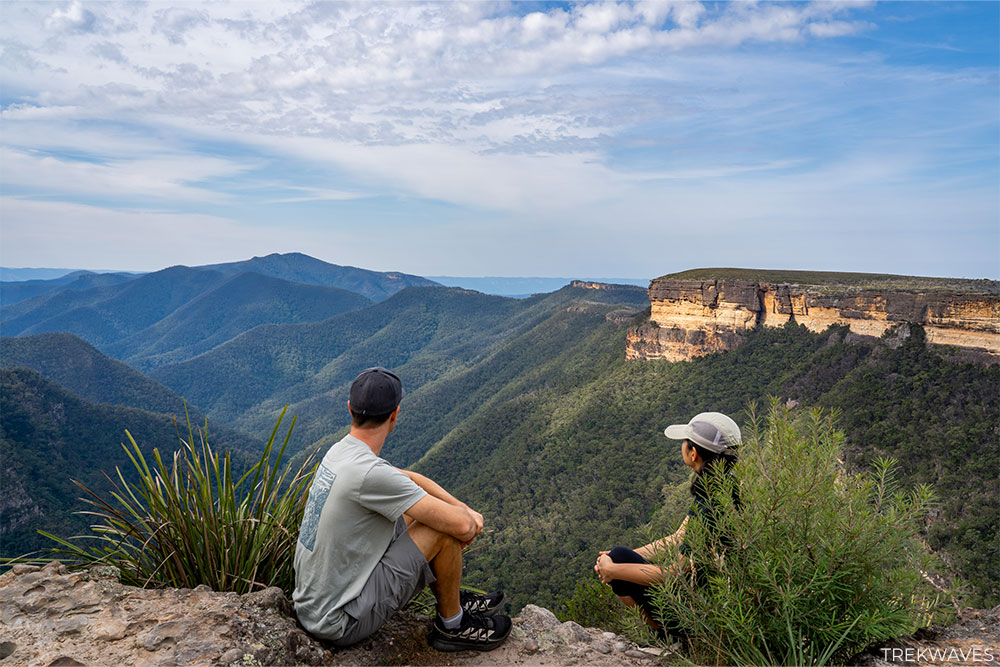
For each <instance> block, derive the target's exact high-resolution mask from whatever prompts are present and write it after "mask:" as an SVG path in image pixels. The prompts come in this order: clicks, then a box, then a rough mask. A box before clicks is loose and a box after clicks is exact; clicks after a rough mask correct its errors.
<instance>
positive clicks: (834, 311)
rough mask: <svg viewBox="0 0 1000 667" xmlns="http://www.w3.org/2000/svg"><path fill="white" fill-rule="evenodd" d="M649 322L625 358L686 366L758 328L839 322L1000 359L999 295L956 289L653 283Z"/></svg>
mask: <svg viewBox="0 0 1000 667" xmlns="http://www.w3.org/2000/svg"><path fill="white" fill-rule="evenodd" d="M648 291H649V300H650V309H651V311H650V319H649V322H647V323H646V324H643V325H641V326H639V327H636V328H633V329H631V330H629V332H628V347H627V349H626V357H627V358H629V359H666V360H668V361H685V360H688V359H691V358H693V357H698V356H702V355H705V354H711V353H713V352H723V351H726V350H731V349H733V348H735V347H736V346H738V345H739V344H740V342H741V341H742V338H743V334H744V333H745V332H746V331H748V330H749V329H751V328H753V327H756V326H766V327H779V326H783V325H784V324H786V323H787V322H789V321H794V322H796V323H798V324H801V325H804V326H806V327H807V328H809V329H810V330H812V331H816V332H819V331H823V330H825V329H826V328H827V327H829V326H830V325H842V326H847V327H849V328H850V330H851V332H852V333H854V334H857V335H861V336H868V337H879V336H882V335H883V334H884V333H885V332H886V331H888V330H889V329H891V328H892V327H894V326H896V325H899V324H901V323H913V324H920V325H921V326H923V328H924V330H925V333H926V337H927V342H929V343H936V344H940V345H954V346H958V347H961V348H969V349H974V350H980V351H983V352H985V353H987V354H989V355H993V356H996V357H997V359H998V360H1000V296H998V295H995V294H974V293H959V292H945V291H936V292H927V293H916V292H907V291H902V290H877V289H849V288H844V289H842V290H839V291H838V290H836V289H831V287H830V286H829V285H826V286H823V287H822V288H821V287H819V286H802V285H789V284H772V283H764V282H755V281H749V280H679V279H673V278H658V279H656V280H653V281H652V282H651V283H650V285H649V290H648Z"/></svg>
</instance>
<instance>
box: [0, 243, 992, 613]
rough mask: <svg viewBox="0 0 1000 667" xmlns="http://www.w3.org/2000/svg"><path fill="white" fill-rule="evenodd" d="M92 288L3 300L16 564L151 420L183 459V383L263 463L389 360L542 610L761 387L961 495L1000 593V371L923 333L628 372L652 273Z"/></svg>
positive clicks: (837, 339)
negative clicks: (127, 435)
mask: <svg viewBox="0 0 1000 667" xmlns="http://www.w3.org/2000/svg"><path fill="white" fill-rule="evenodd" d="M78 279H79V277H77V278H74V279H73V280H70V281H68V282H63V283H61V284H60V285H55V286H53V289H51V290H50V291H48V292H46V293H42V294H37V295H35V296H32V297H30V298H27V299H24V300H22V301H20V302H17V303H10V304H8V303H7V302H4V303H3V309H2V319H3V322H4V325H3V328H2V331H3V333H4V337H3V338H0V361H2V366H3V367H4V368H5V371H4V376H3V383H4V384H3V401H4V404H3V412H2V423H0V429H2V432H0V439H2V446H3V448H4V449H3V455H4V459H5V460H14V459H17V465H13V466H5V468H6V470H4V473H3V474H4V477H3V479H2V480H0V481H2V482H3V490H2V491H0V540H2V543H3V544H2V551H3V555H14V553H15V552H19V550H23V549H24V548H26V547H27V546H31V547H32V548H34V547H37V546H40V545H41V544H42V543H43V541H42V540H39V539H36V538H34V537H33V532H32V531H33V529H34V528H40V527H46V526H48V527H49V528H58V529H60V530H68V531H71V532H81V531H82V530H83V529H84V524H85V521H83V520H82V519H80V518H79V517H73V516H72V515H70V511H71V509H74V508H76V509H78V508H79V506H78V505H75V504H74V500H73V499H74V498H76V497H77V496H78V495H79V493H78V492H76V490H75V489H74V488H72V487H71V486H70V485H69V481H68V480H69V477H70V475H73V476H77V478H83V479H85V480H91V481H92V482H93V483H95V484H97V483H100V480H101V479H102V477H101V475H100V472H99V471H100V470H102V469H103V470H105V471H108V472H110V471H111V470H113V467H114V466H115V465H123V464H124V463H125V461H123V455H122V454H121V449H120V447H119V443H120V442H121V441H122V440H123V432H124V429H126V428H128V429H129V430H130V431H131V432H132V433H133V434H136V433H141V434H142V437H141V438H140V437H139V436H137V441H139V442H140V444H141V445H142V446H143V448H144V449H145V450H146V451H151V449H152V448H153V447H158V448H159V449H160V450H161V452H169V451H171V450H172V449H174V448H175V447H176V436H175V435H174V432H173V422H172V419H171V416H172V415H178V414H180V411H181V410H182V409H183V401H182V398H181V397H183V399H185V400H186V401H187V402H188V408H189V410H191V411H192V413H193V414H194V415H195V420H196V421H198V422H200V421H202V419H203V418H204V417H203V416H207V418H208V420H209V431H210V434H211V433H216V434H217V435H218V437H215V436H212V438H211V439H212V440H213V442H215V443H217V444H220V445H224V446H226V447H228V448H232V449H234V450H235V451H237V452H249V453H252V452H253V451H254V450H255V448H257V447H259V446H260V443H262V442H263V440H264V439H265V438H266V436H267V434H269V433H270V430H271V428H272V427H273V426H274V422H275V419H276V417H277V415H278V413H279V412H280V411H281V409H282V407H283V406H285V405H286V404H287V405H290V408H289V412H290V413H291V414H297V415H298V416H299V421H298V423H297V425H296V427H295V432H294V435H293V439H292V445H291V447H292V449H294V450H295V451H296V452H299V451H303V450H306V449H310V448H313V447H320V448H322V447H326V446H329V445H330V444H332V443H333V442H335V440H336V439H337V438H338V437H339V435H341V434H342V433H343V432H344V431H345V429H346V424H347V412H346V400H347V388H348V386H349V383H350V381H351V380H352V379H353V377H354V376H355V375H356V374H357V372H358V371H359V370H361V369H363V368H366V367H368V366H372V365H383V366H386V367H389V368H392V369H394V370H395V371H396V372H397V373H399V375H400V377H401V378H402V379H403V382H404V386H405V387H406V390H407V395H406V397H405V399H404V402H403V405H402V416H401V419H400V422H399V427H398V428H397V429H396V430H395V431H394V433H393V434H392V436H391V437H390V439H389V441H388V443H387V445H386V448H385V449H384V451H383V454H384V455H385V456H386V457H387V458H388V459H389V460H390V461H392V462H393V463H394V464H396V465H400V466H415V467H416V469H418V470H421V471H424V472H426V473H428V474H430V475H431V476H432V477H434V478H435V479H438V480H439V481H441V482H442V483H445V484H446V485H447V486H449V487H450V488H451V489H452V490H453V491H455V492H456V493H457V495H459V496H460V497H462V498H463V499H465V500H467V501H468V502H469V503H470V504H472V505H473V506H476V507H478V508H482V509H483V510H484V512H485V513H486V514H487V518H488V521H489V522H490V524H491V526H492V527H493V528H495V529H496V531H495V533H493V534H491V537H490V538H489V540H488V541H486V542H484V545H485V546H484V548H483V549H481V550H480V551H478V552H476V554H475V555H473V556H472V557H471V558H470V560H469V563H468V571H469V573H470V576H471V577H472V578H471V581H472V582H473V583H474V584H478V585H483V586H493V585H499V586H504V587H506V588H507V589H508V591H509V592H510V594H511V596H512V599H514V600H515V601H516V602H518V603H523V602H527V601H534V602H540V603H543V604H557V603H558V600H559V599H560V598H561V597H564V596H566V595H568V594H570V593H571V592H572V589H573V586H574V583H575V582H576V581H577V580H579V579H580V578H583V577H587V576H592V573H591V572H590V571H589V567H588V564H592V557H593V553H596V550H597V549H599V548H607V547H609V546H612V545H613V544H618V543H622V544H628V543H631V542H634V541H636V540H638V539H641V538H642V536H643V535H642V533H643V531H644V530H645V529H646V528H647V527H648V528H651V529H654V530H667V529H668V528H669V524H671V522H672V521H674V520H676V519H677V518H678V517H679V514H678V512H680V513H683V511H684V510H685V509H686V506H685V497H684V493H686V491H685V490H684V480H685V477H686V474H685V473H686V470H685V469H684V468H683V467H682V464H681V463H680V460H679V457H678V456H677V452H676V443H673V442H671V441H668V440H666V439H665V438H664V437H663V436H662V429H663V427H664V425H665V424H667V423H674V422H676V421H678V420H680V421H686V420H687V419H688V418H689V417H690V416H691V414H693V413H695V412H699V411H702V410H721V411H724V412H730V413H732V414H734V415H739V419H738V421H740V422H742V423H746V418H747V414H748V413H747V412H746V410H747V406H748V401H766V399H767V396H768V395H774V396H777V397H780V398H782V399H794V400H795V401H798V402H799V403H801V404H802V405H803V407H805V406H826V407H834V408H837V409H838V410H840V412H841V424H842V426H843V428H844V429H845V432H846V436H847V438H848V442H849V444H850V449H849V451H850V453H851V458H850V461H849V462H848V463H849V465H856V466H866V465H870V464H871V461H872V460H873V459H874V458H875V457H876V456H878V455H894V456H897V457H898V458H900V460H901V464H902V470H903V474H904V476H905V482H906V483H908V484H910V483H916V482H929V483H933V484H935V485H936V486H937V488H938V492H939V494H940V495H941V497H942V508H941V511H940V514H939V517H938V519H937V520H936V521H935V522H933V523H932V524H930V525H929V526H928V529H927V536H928V540H929V542H930V543H931V545H932V546H933V547H934V548H935V549H938V550H939V551H940V552H941V553H942V554H945V556H946V557H947V559H948V561H949V562H950V563H951V567H952V571H953V572H957V573H959V574H960V575H961V576H962V577H964V579H965V580H966V581H967V582H968V586H969V588H970V590H972V591H973V592H974V594H976V595H979V596H982V598H984V599H996V598H997V597H998V596H1000V546H998V545H997V543H996V539H995V536H996V534H997V530H998V527H1000V517H998V516H997V511H996V507H995V498H996V497H997V496H998V495H1000V489H998V488H997V480H996V476H995V471H996V469H997V468H998V467H1000V459H998V457H1000V447H997V446H996V445H998V444H1000V432H998V431H997V429H996V424H997V423H1000V366H997V365H993V366H986V367H984V366H973V365H970V364H963V363H958V362H957V361H956V360H954V359H952V358H950V357H948V356H947V354H943V353H942V352H941V351H940V350H938V349H936V348H933V347H930V346H927V345H926V344H925V341H924V339H923V337H922V335H921V333H920V332H921V330H920V329H919V327H915V328H914V329H913V332H914V333H913V334H912V335H909V337H896V338H892V337H889V338H887V339H885V340H883V341H874V342H871V341H861V340H857V339H856V337H852V336H850V335H848V333H849V332H846V331H845V330H844V329H843V328H838V327H833V328H831V329H829V330H827V331H825V332H822V333H812V332H809V331H808V330H807V329H805V327H801V326H797V325H795V324H794V323H790V324H789V325H787V326H784V327H781V328H777V329H767V330H752V331H749V332H747V333H746V334H745V342H744V343H743V344H742V345H741V346H740V347H739V348H738V349H735V350H733V351H732V352H726V353H721V354H714V355H708V356H706V357H703V358H700V359H695V360H693V361H687V362H681V363H671V362H669V361H665V360H654V361H627V360H626V359H625V346H626V332H627V331H629V330H630V329H634V328H635V327H637V326H638V325H640V324H642V323H643V322H646V321H647V320H648V319H649V310H648V309H649V298H648V295H647V293H646V290H644V289H643V288H641V287H636V286H629V285H615V286H608V285H597V284H591V283H573V284H571V285H565V286H562V287H561V288H560V289H557V290H554V291H551V292H548V293H543V294H536V295H534V296H531V297H528V298H521V299H514V298H506V297H501V296H492V295H488V294H482V293H479V292H475V291H470V290H467V289H461V288H454V287H444V286H441V285H437V284H435V283H433V282H432V281H430V280H427V279H423V278H419V277H416V276H406V275H405V274H398V273H391V274H382V273H378V272H370V271H364V270H362V269H354V268H351V267H336V266H334V265H329V264H326V263H323V262H319V261H318V260H315V259H313V258H309V257H306V256H304V255H270V256H268V257H264V258H254V259H252V260H248V261H247V262H237V263H232V264H225V265H211V266H205V267H171V268H169V269H165V270H163V271H158V272H155V273H150V274H145V275H142V276H138V277H131V278H129V279H127V280H124V281H121V282H117V283H113V284H108V285H100V286H93V287H88V288H84V289H73V288H70V287H69V285H72V284H73V281H74V280H78ZM4 287H5V288H6V287H11V288H14V287H17V286H16V285H4ZM60 331H61V332H60ZM12 336H16V337H12ZM139 371H141V372H139ZM928 442H949V443H953V444H954V446H953V447H951V448H950V449H949V450H948V451H947V452H946V451H944V450H942V449H941V448H937V447H930V446H928V445H927V443H928ZM38 479H45V480H48V481H47V482H46V485H39V484H38V483H37V480H38ZM970 480H971V482H970ZM585 561H586V562H585ZM983 562H986V563H987V567H985V568H984V567H982V564H983Z"/></svg>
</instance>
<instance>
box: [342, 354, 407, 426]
mask: <svg viewBox="0 0 1000 667" xmlns="http://www.w3.org/2000/svg"><path fill="white" fill-rule="evenodd" d="M404 395H405V392H404V391H403V383H402V381H400V379H399V376H397V375H396V374H395V373H393V372H392V371H389V370H386V369H385V368H382V367H381V366H375V367H374V368H366V369H365V370H363V371H361V372H360V373H358V377H356V378H354V382H352V383H351V395H350V400H351V412H353V413H354V414H356V415H364V416H366V417H381V416H382V415H387V414H389V413H390V412H392V411H393V410H395V409H396V407H397V406H398V405H399V402H400V401H401V400H403V396H404Z"/></svg>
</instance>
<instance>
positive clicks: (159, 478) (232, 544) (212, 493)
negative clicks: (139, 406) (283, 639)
mask: <svg viewBox="0 0 1000 667" xmlns="http://www.w3.org/2000/svg"><path fill="white" fill-rule="evenodd" d="M284 415H285V412H284V410H282V412H281V415H280V416H279V417H278V422H277V424H275V426H274V430H273V431H272V432H271V437H270V438H269V439H268V441H267V444H266V446H265V447H264V451H263V453H262V454H261V456H260V459H259V460H258V461H257V462H256V464H254V465H253V466H252V467H250V469H249V470H247V471H246V472H245V473H244V474H243V475H241V476H240V477H239V478H238V479H235V480H234V473H233V470H232V463H231V461H230V455H229V453H228V452H226V453H225V454H223V455H222V456H221V457H220V455H219V453H218V452H215V451H213V450H212V447H211V446H210V445H209V443H208V442H207V440H206V439H205V437H204V434H203V433H202V434H201V438H200V440H201V443H200V445H198V446H193V445H192V442H193V440H194V435H193V432H192V429H191V425H190V422H189V423H188V439H187V440H184V439H183V438H180V436H178V440H180V444H181V448H180V449H179V450H178V451H175V452H174V455H173V461H172V463H171V465H170V466H169V467H168V466H167V465H165V464H164V462H163V459H162V458H161V456H160V452H159V451H158V450H156V449H154V450H153V462H152V463H153V465H150V463H149V462H147V460H146V458H145V456H143V454H142V451H141V450H140V448H139V446H138V445H137V444H136V442H135V440H134V439H133V438H132V435H131V434H130V433H129V432H128V431H126V432H125V434H126V436H127V437H128V441H129V444H128V445H125V444H123V445H122V447H123V448H124V449H125V452H126V454H127V455H128V457H129V459H131V461H132V464H133V465H134V466H135V469H136V472H137V474H138V482H137V483H129V482H126V481H125V477H124V475H123V474H122V472H121V470H119V469H117V468H116V469H115V472H116V475H117V478H118V481H117V482H115V481H114V480H111V478H110V477H109V478H108V479H109V481H111V482H112V484H113V485H114V490H113V491H112V492H111V494H110V495H111V498H110V499H105V498H102V497H100V496H99V495H97V494H96V493H94V492H93V491H91V490H90V489H88V488H87V487H86V486H84V485H83V484H81V483H79V482H76V481H74V483H75V484H77V486H79V487H80V488H81V489H83V491H84V492H85V493H86V494H87V495H88V496H89V497H88V498H84V501H85V502H87V503H88V504H89V505H91V506H92V507H93V508H94V509H93V510H88V511H86V512H84V514H89V515H91V516H93V517H96V518H97V520H98V521H97V523H95V524H94V525H92V526H91V530H92V531H93V533H94V534H93V535H89V536H77V537H71V538H69V539H63V538H60V537H57V536H55V535H51V534H49V533H45V532H43V531H39V532H41V533H42V534H43V535H45V536H46V537H48V538H50V539H52V540H54V541H56V542H57V543H58V544H59V545H61V547H57V548H54V549H53V550H52V551H53V552H54V553H56V554H59V555H60V556H61V557H64V558H65V557H68V558H69V559H70V561H71V562H72V564H73V565H78V566H90V565H114V566H116V567H118V569H119V570H120V571H121V578H122V581H123V583H127V584H131V585H136V586H142V587H161V586H174V587H184V588H192V587H194V586H198V585H200V584H205V585H208V586H210V587H211V588H212V589H214V590H217V591H235V592H237V593H246V592H249V591H253V590H257V589H261V588H265V587H267V586H279V587H281V588H282V589H284V590H285V591H286V592H288V593H290V592H291V590H292V588H293V587H294V581H295V577H294V573H293V570H292V560H293V555H294V553H295V540H296V539H297V537H298V532H299V524H300V523H301V521H302V513H303V510H304V508H305V502H306V495H307V494H306V493H305V492H306V490H307V489H308V488H309V484H310V482H311V480H312V475H313V473H314V472H315V469H316V466H315V464H313V456H312V455H310V456H308V457H306V458H305V459H304V460H303V462H302V463H301V465H299V466H298V468H297V469H295V470H293V469H292V464H291V463H288V464H287V465H286V466H285V467H284V468H283V469H282V470H281V471H280V472H279V470H278V469H279V467H280V465H281V459H282V457H283V456H284V452H285V447H286V446H287V445H288V441H289V438H290V437H291V434H292V428H293V427H294V425H295V419H294V418H293V419H292V424H291V425H290V426H289V428H288V433H287V434H286V435H285V439H284V442H282V444H281V447H280V449H279V450H278V452H277V454H276V455H275V457H274V461H273V462H272V460H271V457H272V454H273V450H274V444H275V436H276V435H277V434H278V429H279V427H280V426H281V421H282V419H283V418H284Z"/></svg>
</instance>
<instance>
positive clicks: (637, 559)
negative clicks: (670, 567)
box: [608, 547, 683, 636]
mask: <svg viewBox="0 0 1000 667" xmlns="http://www.w3.org/2000/svg"><path fill="white" fill-rule="evenodd" d="M608 557H609V558H610V559H611V560H612V561H614V562H615V563H648V562H649V561H648V560H646V559H645V558H643V557H642V556H640V555H639V554H637V553H636V552H635V551H633V550H632V549H629V548H627V547H615V548H614V549H612V550H611V551H609V552H608ZM610 584H611V590H612V591H614V592H615V595H617V596H618V597H630V598H632V599H633V600H635V603H636V604H637V605H639V606H640V607H642V610H643V611H645V612H646V613H647V614H648V615H649V617H650V618H652V619H654V620H656V621H657V622H658V623H660V625H661V630H660V634H661V636H662V635H663V633H664V631H665V632H669V633H670V634H672V635H675V636H682V635H683V633H682V632H681V627H680V624H679V623H677V621H676V620H673V619H667V618H664V619H659V618H657V614H658V613H659V611H658V610H657V609H656V608H655V607H653V602H652V600H651V599H650V598H651V595H652V590H650V587H649V586H643V585H642V584H637V583H635V582H633V581H622V580H621V579H612V580H611V582H610Z"/></svg>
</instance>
